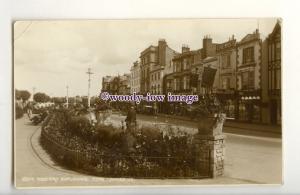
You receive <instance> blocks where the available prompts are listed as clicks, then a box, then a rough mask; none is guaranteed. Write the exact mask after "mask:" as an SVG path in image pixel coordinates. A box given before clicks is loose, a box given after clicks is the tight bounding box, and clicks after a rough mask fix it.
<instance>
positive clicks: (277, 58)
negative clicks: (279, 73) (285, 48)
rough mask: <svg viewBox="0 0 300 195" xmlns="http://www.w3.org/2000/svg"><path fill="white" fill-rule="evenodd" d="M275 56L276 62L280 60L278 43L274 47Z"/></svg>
mask: <svg viewBox="0 0 300 195" xmlns="http://www.w3.org/2000/svg"><path fill="white" fill-rule="evenodd" d="M275 52H276V53H275V56H276V60H280V59H281V46H280V42H276V45H275Z"/></svg>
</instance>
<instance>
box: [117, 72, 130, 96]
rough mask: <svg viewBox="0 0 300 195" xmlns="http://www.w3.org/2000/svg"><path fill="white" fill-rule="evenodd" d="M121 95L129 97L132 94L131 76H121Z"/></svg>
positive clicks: (119, 92)
mask: <svg viewBox="0 0 300 195" xmlns="http://www.w3.org/2000/svg"><path fill="white" fill-rule="evenodd" d="M119 81H120V84H119V91H118V94H119V95H128V94H130V74H129V73H128V74H124V75H122V76H119Z"/></svg>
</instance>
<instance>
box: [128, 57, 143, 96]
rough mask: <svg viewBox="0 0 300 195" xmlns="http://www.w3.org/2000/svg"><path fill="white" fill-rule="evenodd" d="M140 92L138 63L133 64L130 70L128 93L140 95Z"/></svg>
mask: <svg viewBox="0 0 300 195" xmlns="http://www.w3.org/2000/svg"><path fill="white" fill-rule="evenodd" d="M140 91H141V66H140V63H139V62H138V61H136V62H134V63H133V66H132V67H131V69H130V93H131V94H132V93H140Z"/></svg>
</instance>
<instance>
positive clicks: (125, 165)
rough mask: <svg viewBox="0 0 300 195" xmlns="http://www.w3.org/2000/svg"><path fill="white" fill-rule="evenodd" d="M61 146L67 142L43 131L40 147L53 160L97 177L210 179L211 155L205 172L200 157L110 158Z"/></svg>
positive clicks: (118, 155)
mask: <svg viewBox="0 0 300 195" xmlns="http://www.w3.org/2000/svg"><path fill="white" fill-rule="evenodd" d="M62 143H64V141H63V140H62V139H61V140H60V139H53V138H52V137H51V136H50V135H48V134H47V132H46V131H45V130H42V132H41V144H42V146H43V147H44V148H45V149H46V150H47V151H48V152H49V153H50V155H52V157H53V158H54V159H56V160H57V161H59V162H60V163H62V164H63V165H64V166H67V167H68V168H72V169H76V170H81V171H84V172H88V173H89V174H93V175H97V176H106V177H124V178H126V177H133V178H195V179H196V178H198V179H199V178H208V177H211V175H210V164H211V163H210V157H209V156H208V158H207V161H205V162H204V163H205V164H206V168H205V169H203V165H202V166H200V164H201V163H202V162H200V161H199V160H197V158H196V157H197V155H194V156H193V157H192V158H186V157H173V156H143V155H130V154H129V155H124V154H118V153H113V154H110V155H107V154H98V153H95V152H83V151H80V150H75V149H70V148H68V147H66V146H65V145H63V144H62ZM195 154H197V153H195ZM208 154H210V152H208ZM199 163H200V164H199Z"/></svg>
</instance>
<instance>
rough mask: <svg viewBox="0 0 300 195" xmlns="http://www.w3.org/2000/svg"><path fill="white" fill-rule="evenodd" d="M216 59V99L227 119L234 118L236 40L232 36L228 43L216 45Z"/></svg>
mask: <svg viewBox="0 0 300 195" xmlns="http://www.w3.org/2000/svg"><path fill="white" fill-rule="evenodd" d="M216 52H217V53H216V57H217V58H218V60H219V75H218V76H219V80H218V81H219V86H218V90H217V92H216V94H217V96H218V99H219V100H220V101H221V103H222V105H223V106H224V111H225V113H226V115H227V117H230V118H235V117H236V112H237V108H236V104H237V102H236V100H237V98H236V93H235V91H236V57H237V55H236V54H237V50H236V39H235V38H234V36H232V37H231V38H229V40H228V41H226V42H224V43H221V44H218V45H217V48H216Z"/></svg>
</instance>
